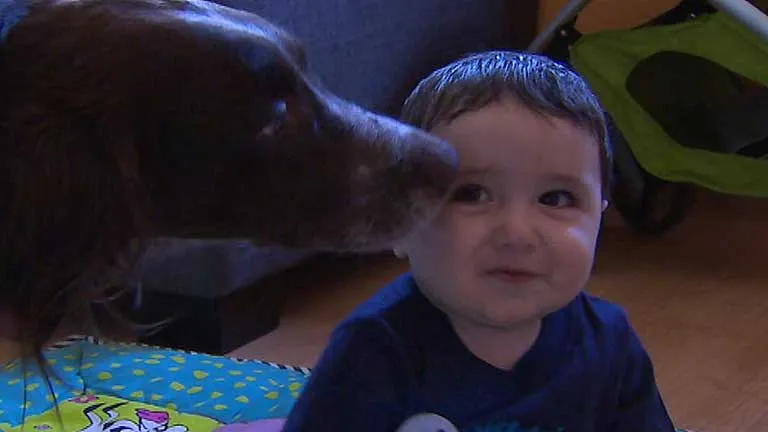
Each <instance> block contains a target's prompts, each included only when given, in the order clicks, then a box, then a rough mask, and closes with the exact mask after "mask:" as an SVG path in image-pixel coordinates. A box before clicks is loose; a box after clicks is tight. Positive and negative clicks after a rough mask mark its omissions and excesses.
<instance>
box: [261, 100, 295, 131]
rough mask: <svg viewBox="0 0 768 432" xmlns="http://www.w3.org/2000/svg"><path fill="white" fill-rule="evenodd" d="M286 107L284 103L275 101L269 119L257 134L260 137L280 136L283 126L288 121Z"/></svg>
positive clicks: (288, 114)
mask: <svg viewBox="0 0 768 432" xmlns="http://www.w3.org/2000/svg"><path fill="white" fill-rule="evenodd" d="M289 116H290V113H289V112H288V105H287V104H286V103H285V101H282V100H280V101H276V102H275V103H274V104H273V106H272V112H271V115H270V117H271V119H272V121H270V122H269V123H268V124H267V125H266V126H264V127H263V128H262V129H261V131H260V132H259V135H260V136H266V137H274V136H277V135H279V134H280V132H281V131H282V130H283V128H284V127H285V124H286V123H287V122H288V121H289V120H288V117H289Z"/></svg>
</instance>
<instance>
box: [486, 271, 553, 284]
mask: <svg viewBox="0 0 768 432" xmlns="http://www.w3.org/2000/svg"><path fill="white" fill-rule="evenodd" d="M485 273H486V274H487V275H488V276H491V277H493V278H496V279H499V280H502V281H504V282H507V283H515V284H519V283H523V282H530V281H532V280H534V279H536V278H538V277H540V276H541V274H540V273H538V272H535V271H532V270H528V269H523V268H512V267H496V268H493V269H490V270H488V271H486V272H485Z"/></svg>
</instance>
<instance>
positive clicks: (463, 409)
mask: <svg viewBox="0 0 768 432" xmlns="http://www.w3.org/2000/svg"><path fill="white" fill-rule="evenodd" d="M420 413H433V414H437V415H440V416H442V417H444V418H445V419H447V420H449V421H450V422H451V423H452V424H453V425H454V426H455V428H456V429H457V430H459V431H467V432H483V431H488V432H490V431H503V432H514V431H531V432H533V431H536V432H557V431H567V432H601V431H605V432H617V431H620V432H634V431H637V432H640V431H669V432H671V431H674V427H673V425H672V422H671V420H670V418H669V416H668V414H667V411H666V409H665V407H664V404H663V403H662V400H661V398H660V396H659V392H658V389H657V387H656V383H655V379H654V373H653V367H652V365H651V362H650V359H649V357H648V355H647V353H646V351H645V350H644V348H643V347H642V345H641V343H640V341H639V340H638V338H637V336H636V335H635V333H634V331H633V330H632V328H631V327H630V325H629V323H628V320H627V317H626V315H625V313H624V311H623V310H622V309H621V308H619V307H618V306H615V305H613V304H611V303H608V302H606V301H603V300H600V299H597V298H595V297H592V296H589V295H587V294H585V293H582V294H579V295H578V296H577V297H576V298H575V299H574V300H573V301H572V302H571V303H570V304H568V305H567V306H565V307H564V308H562V309H560V310H559V311H557V312H554V313H552V314H550V315H548V316H546V317H545V318H544V319H543V321H542V327H541V331H540V334H539V336H538V338H537V340H536V341H535V343H534V344H533V346H532V347H531V348H530V350H529V351H528V352H526V353H525V354H524V355H523V357H522V358H521V359H520V360H519V362H518V363H517V364H516V365H515V366H514V368H513V369H512V370H509V371H503V370H500V369H497V368H495V367H493V366H491V365H489V364H488V363H485V362H484V361H482V360H480V359H479V358H477V357H475V356H474V355H473V354H472V353H471V352H470V351H469V350H468V349H467V348H466V347H465V346H464V345H463V344H462V343H461V341H460V340H459V338H458V336H457V335H456V333H455V332H454V330H453V327H452V326H451V324H450V322H449V321H448V318H447V317H446V316H445V314H444V313H443V312H442V311H440V310H439V309H437V308H436V307H435V306H434V305H432V304H431V303H430V302H429V301H427V299H426V298H425V297H424V296H423V295H422V294H421V292H420V291H419V290H418V288H417V287H416V285H415V282H414V280H413V278H412V277H411V276H410V274H406V275H403V276H401V277H399V278H398V279H396V280H395V281H393V282H392V283H391V284H389V285H388V286H386V287H385V288H384V289H382V290H381V291H380V292H378V293H377V294H376V295H375V296H374V297H372V298H371V299H370V300H368V301H367V302H366V303H365V304H363V305H362V306H361V307H360V308H358V309H357V310H356V311H355V312H354V313H353V314H352V315H351V316H350V317H348V318H347V319H346V320H345V321H344V322H342V323H341V324H340V325H339V327H337V328H336V330H335V331H334V333H333V335H332V337H331V341H330V343H329V345H328V346H327V348H326V349H325V351H324V352H323V355H322V356H321V359H320V361H319V362H318V364H317V366H316V368H315V369H314V371H313V373H312V376H311V377H310V379H309V382H308V383H307V386H306V388H305V389H304V391H303V393H302V395H301V396H300V397H299V399H298V401H297V402H296V405H295V407H294V408H293V410H292V412H291V414H290V415H289V418H288V421H287V423H286V425H285V428H284V431H285V432H292V431H307V432H318V431H334V432H341V431H355V432H358V431H366V432H375V431H382V432H385V431H386V432H394V431H396V430H397V429H398V427H400V426H401V425H402V424H403V423H404V422H405V421H406V420H407V419H409V418H411V417H413V416H415V415H417V414H420ZM438 429H440V428H438ZM438 429H436V430H435V431H430V432H437V430H438Z"/></svg>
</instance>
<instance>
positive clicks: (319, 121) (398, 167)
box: [0, 0, 457, 350]
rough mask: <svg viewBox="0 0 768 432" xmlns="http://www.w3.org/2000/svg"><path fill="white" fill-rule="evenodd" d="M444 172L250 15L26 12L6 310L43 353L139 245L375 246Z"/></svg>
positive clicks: (5, 223) (14, 75) (16, 63)
mask: <svg viewBox="0 0 768 432" xmlns="http://www.w3.org/2000/svg"><path fill="white" fill-rule="evenodd" d="M371 85H375V83H371ZM456 165H457V161H456V155H455V153H454V151H453V150H452V149H451V148H450V147H449V146H448V145H447V144H446V143H444V142H442V141H439V140H437V139H436V138H434V137H432V136H430V135H427V134H425V133H422V132H419V131H417V130H416V129H413V128H410V127H408V126H405V125H403V124H401V123H398V122H396V121H394V120H391V119H389V118H386V117H381V116H377V115H374V114H372V113H370V112H367V111H365V110H363V109H361V108H359V107H357V106H355V105H353V104H351V103H349V102H347V101H344V100H340V99H339V98H337V97H335V96H333V95H332V94H330V93H329V92H328V91H326V90H324V89H323V88H322V87H321V86H320V85H319V84H318V83H317V81H316V80H315V79H313V78H312V77H311V75H310V73H309V71H308V68H307V65H306V60H305V55H304V52H303V49H302V47H301V45H300V43H299V42H298V41H296V40H295V39H293V38H292V37H291V36H290V35H289V34H288V33H286V32H285V31H283V30H281V29H279V28H278V27H276V26H274V25H272V24H270V23H269V22H267V21H265V20H264V19H261V18H259V17H257V16H254V15H252V14H248V13H244V12H241V11H236V10H232V9H228V8H225V7H222V6H220V5H216V4H213V3H207V2H205V1H202V0H188V1H181V0H30V3H29V11H28V13H27V14H26V16H24V17H23V19H21V21H20V22H18V23H17V24H16V25H15V26H14V27H13V28H11V29H10V30H9V31H8V34H7V37H6V38H5V40H4V41H3V42H2V45H0V197H2V198H0V235H2V238H1V239H0V299H1V300H0V305H2V306H5V307H4V309H6V311H7V312H10V313H11V314H12V315H13V317H14V318H15V321H16V322H17V323H19V327H18V330H19V331H20V334H19V336H20V337H21V338H22V339H23V340H25V341H27V342H29V343H30V346H31V347H33V348H34V349H35V350H38V349H39V348H40V346H41V344H42V342H43V340H44V338H45V337H46V335H47V334H48V333H49V331H50V328H51V326H53V325H55V323H56V322H58V320H59V319H60V318H61V316H62V314H64V313H65V312H67V311H69V310H71V308H72V307H74V306H78V305H81V306H82V305H88V304H90V303H91V302H93V301H96V300H98V299H99V298H100V297H101V295H102V292H103V289H104V287H106V286H110V285H112V284H115V283H116V282H115V281H116V279H117V277H118V276H119V272H118V273H115V271H118V270H120V269H122V268H124V265H123V263H121V260H122V259H123V258H125V257H126V256H128V255H126V254H127V252H129V251H130V250H132V246H134V245H137V244H140V243H141V240H142V239H148V238H152V237H155V236H174V237H198V238H200V237H218V238H221V237H240V238H253V239H254V241H256V242H258V243H260V244H265V245H267V244H275V245H282V246H288V247H297V248H324V249H368V248H381V247H384V246H386V245H387V243H388V242H390V241H392V240H394V239H396V238H399V237H401V236H402V235H404V234H405V233H406V232H407V230H408V229H409V228H411V227H412V225H413V224H414V223H415V222H416V221H417V220H419V219H420V218H421V217H423V216H424V215H425V213H426V212H427V211H428V210H429V209H432V208H434V207H435V206H436V205H439V202H440V201H441V199H442V197H443V196H445V194H446V193H447V191H448V188H449V186H450V184H451V183H452V181H453V177H454V174H455V171H456Z"/></svg>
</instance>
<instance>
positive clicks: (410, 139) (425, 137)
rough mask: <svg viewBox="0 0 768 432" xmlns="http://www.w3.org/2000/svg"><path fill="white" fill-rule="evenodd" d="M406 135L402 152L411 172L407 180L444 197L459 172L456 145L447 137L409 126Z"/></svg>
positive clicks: (437, 195)
mask: <svg viewBox="0 0 768 432" xmlns="http://www.w3.org/2000/svg"><path fill="white" fill-rule="evenodd" d="M405 134H406V135H405V137H404V138H403V141H404V143H405V144H404V145H403V146H402V147H401V152H402V153H401V156H402V159H403V162H404V165H403V167H404V169H405V170H406V172H407V174H408V175H407V176H406V177H405V178H404V179H403V181H405V182H407V183H408V184H412V185H420V186H421V187H422V188H423V191H424V192H427V193H431V194H432V195H433V196H432V197H430V198H442V197H443V195H445V194H446V193H447V192H448V190H449V188H450V187H451V185H452V184H453V182H454V180H455V178H456V175H457V173H458V165H459V158H458V154H457V153H456V149H454V148H453V146H451V145H450V144H449V143H447V142H446V141H444V140H442V139H440V138H438V137H436V136H434V135H431V134H428V133H426V132H423V131H421V130H418V129H415V128H409V130H407V131H406V132H405Z"/></svg>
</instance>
